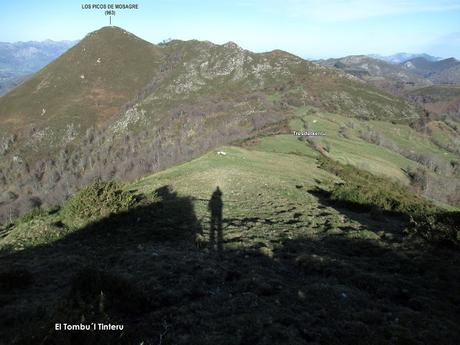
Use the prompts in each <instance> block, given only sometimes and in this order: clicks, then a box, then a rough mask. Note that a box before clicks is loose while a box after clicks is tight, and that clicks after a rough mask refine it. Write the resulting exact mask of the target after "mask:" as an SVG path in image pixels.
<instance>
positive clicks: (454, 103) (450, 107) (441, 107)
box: [406, 84, 460, 120]
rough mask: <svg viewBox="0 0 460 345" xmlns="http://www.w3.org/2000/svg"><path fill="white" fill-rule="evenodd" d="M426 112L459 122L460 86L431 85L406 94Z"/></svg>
mask: <svg viewBox="0 0 460 345" xmlns="http://www.w3.org/2000/svg"><path fill="white" fill-rule="evenodd" d="M406 97H407V98H409V99H410V100H412V101H414V102H417V103H419V104H421V105H423V106H424V107H425V109H427V110H428V111H430V112H432V113H434V114H437V115H448V116H451V117H454V118H456V119H458V120H460V85H459V84H444V85H432V86H429V87H425V88H420V89H416V90H413V91H410V92H408V93H407V94H406Z"/></svg>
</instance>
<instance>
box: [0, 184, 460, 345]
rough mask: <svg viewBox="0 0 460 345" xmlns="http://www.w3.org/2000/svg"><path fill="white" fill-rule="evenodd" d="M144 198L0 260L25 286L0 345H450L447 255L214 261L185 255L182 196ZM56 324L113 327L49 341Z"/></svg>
mask: <svg viewBox="0 0 460 345" xmlns="http://www.w3.org/2000/svg"><path fill="white" fill-rule="evenodd" d="M157 194H158V195H159V196H161V200H160V201H158V202H156V203H155V204H153V205H150V206H147V205H144V206H142V207H140V208H139V209H135V210H131V211H128V214H125V215H124V216H123V215H112V216H109V217H108V218H107V219H105V220H101V221H99V222H96V223H94V224H91V225H89V226H88V227H86V228H84V229H82V230H80V231H79V232H81V233H75V234H73V235H69V236H67V237H66V238H64V239H62V240H60V241H57V242H54V243H52V244H49V245H47V246H42V247H38V248H32V249H26V250H24V251H22V252H18V253H14V254H11V255H9V256H6V257H2V258H1V259H0V263H1V265H2V266H4V267H5V266H6V265H8V264H12V263H14V262H15V263H17V264H20V265H23V266H24V268H25V269H27V271H29V272H30V276H31V277H32V278H33V280H32V281H29V282H28V283H27V284H25V285H24V286H21V285H15V287H13V288H12V287H9V288H5V289H3V290H2V291H0V301H1V302H2V309H1V310H0V339H5V340H4V341H5V342H6V343H16V344H30V343H38V344H46V345H50V344H64V345H66V344H69V345H70V344H88V345H93V344H141V343H144V344H180V345H182V344H187V345H189V344H190V345H195V344H196V345H198V344H200V345H208V344H209V345H210V344H213V345H214V344H229V345H237V344H248V345H249V344H251V345H252V344H264V345H265V344H267V345H268V344H309V343H310V344H331V345H338V344H350V345H351V344H353V345H365V344H382V345H383V344H391V343H394V344H413V345H421V344H424V343H442V344H445V345H450V344H452V345H453V344H456V341H457V339H458V336H459V335H460V329H459V326H458V324H456V323H455V320H457V319H458V316H460V310H459V308H458V306H457V307H456V305H458V304H457V303H458V302H460V301H459V299H458V296H457V294H456V293H455V292H456V291H458V288H459V286H458V282H459V281H460V279H458V278H459V273H458V270H457V264H458V262H459V260H458V259H459V258H458V254H457V255H454V254H452V253H448V252H442V253H439V252H436V253H419V256H417V255H414V254H413V253H408V254H405V253H399V252H396V251H394V250H393V249H392V248H391V247H385V246H382V245H381V244H380V243H378V242H376V241H371V240H364V239H359V240H358V239H352V238H347V237H344V236H331V237H327V238H322V239H320V238H318V239H312V238H307V237H305V236H301V235H299V236H295V237H289V236H286V237H283V238H281V239H280V241H279V242H278V243H276V244H275V246H274V247H273V248H272V249H270V250H269V249H268V248H266V247H264V248H254V249H239V250H237V249H229V248H225V247H223V248H222V251H223V254H224V255H223V256H222V257H221V258H216V256H215V255H214V253H213V251H206V250H202V249H200V248H196V246H195V245H194V244H193V237H194V234H195V233H196V231H200V227H199V224H198V225H197V228H195V229H194V230H190V229H189V225H188V224H189V222H190V221H192V222H194V221H196V216H195V214H194V211H193V204H192V203H191V202H190V198H188V197H179V196H177V194H176V193H174V192H173V191H171V189H170V188H166V187H163V188H162V189H159V190H158V191H157ZM123 217H125V218H123ZM98 232H100V234H97V233H98ZM154 233H156V234H154ZM166 234H167V235H166ZM109 235H110V236H109ZM139 245H140V246H139ZM409 254H411V255H413V257H409V256H408V255H409ZM30 276H29V277H28V278H27V280H30V278H31V277H30ZM21 301H28V303H27V304H23V303H21ZM56 322H59V323H64V322H66V323H69V324H80V323H83V324H90V323H95V324H96V325H97V324H98V323H104V324H108V323H111V324H122V325H124V329H123V330H122V331H110V332H109V331H73V332H59V331H56V330H54V324H55V323H56Z"/></svg>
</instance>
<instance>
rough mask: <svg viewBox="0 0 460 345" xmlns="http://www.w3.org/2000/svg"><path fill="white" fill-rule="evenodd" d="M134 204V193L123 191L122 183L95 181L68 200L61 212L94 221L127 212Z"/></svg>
mask: <svg viewBox="0 0 460 345" xmlns="http://www.w3.org/2000/svg"><path fill="white" fill-rule="evenodd" d="M135 202H136V197H135V195H134V193H132V192H130V191H126V190H123V184H122V183H120V182H115V181H109V182H104V181H101V180H96V181H95V182H94V183H92V184H90V185H89V186H86V187H84V188H83V189H81V190H80V191H79V192H78V193H77V194H75V195H74V196H73V197H72V198H71V199H70V200H68V201H67V202H66V204H65V205H64V207H63V210H64V213H65V214H66V215H67V216H71V217H76V218H79V219H94V218H100V217H105V216H107V215H109V214H112V213H118V212H120V211H124V210H127V209H129V208H130V207H131V206H133V205H134V204H135Z"/></svg>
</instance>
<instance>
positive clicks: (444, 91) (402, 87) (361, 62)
mask: <svg viewBox="0 0 460 345" xmlns="http://www.w3.org/2000/svg"><path fill="white" fill-rule="evenodd" d="M413 55H414V54H405V53H401V54H396V55H393V57H395V58H394V59H393V61H396V60H397V59H399V61H402V62H401V63H390V62H387V61H384V60H382V59H376V58H374V57H371V56H367V55H352V56H346V57H343V58H339V59H327V60H318V61H316V62H317V63H319V64H320V65H323V66H326V67H331V68H336V69H339V70H342V71H344V72H346V73H348V74H351V75H353V76H355V77H357V78H359V79H361V80H364V81H365V82H367V83H369V84H372V85H374V86H376V87H378V88H380V89H383V90H385V91H389V92H391V93H393V94H396V95H398V96H403V97H405V98H406V99H408V100H410V101H412V102H416V103H418V104H420V105H421V106H423V107H424V108H425V109H426V110H427V111H429V112H431V113H434V114H437V115H449V116H453V117H456V118H460V107H459V104H460V94H459V91H458V90H459V85H458V84H460V61H458V60H456V59H454V58H448V59H442V60H438V58H435V57H432V56H430V55H427V54H418V55H419V56H417V57H413V58H411V59H409V60H405V58H408V57H411V56H413ZM385 58H387V60H390V57H385ZM404 60H405V61H404Z"/></svg>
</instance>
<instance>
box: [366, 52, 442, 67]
mask: <svg viewBox="0 0 460 345" xmlns="http://www.w3.org/2000/svg"><path fill="white" fill-rule="evenodd" d="M368 56H369V57H371V58H374V59H379V60H382V61H386V62H389V63H392V64H400V63H403V62H406V61H408V60H412V59H415V58H424V59H425V60H428V61H439V60H442V58H440V57H437V56H432V55H429V54H424V53H422V54H411V53H397V54H393V55H379V54H370V55H368Z"/></svg>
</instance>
